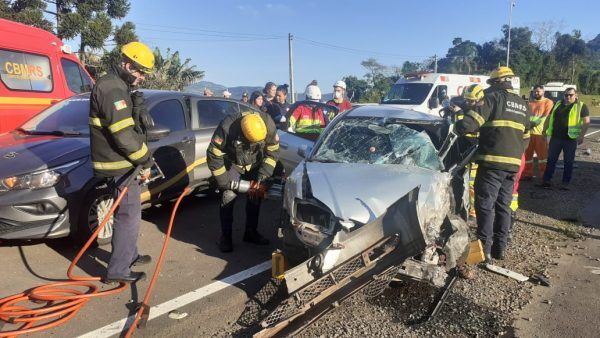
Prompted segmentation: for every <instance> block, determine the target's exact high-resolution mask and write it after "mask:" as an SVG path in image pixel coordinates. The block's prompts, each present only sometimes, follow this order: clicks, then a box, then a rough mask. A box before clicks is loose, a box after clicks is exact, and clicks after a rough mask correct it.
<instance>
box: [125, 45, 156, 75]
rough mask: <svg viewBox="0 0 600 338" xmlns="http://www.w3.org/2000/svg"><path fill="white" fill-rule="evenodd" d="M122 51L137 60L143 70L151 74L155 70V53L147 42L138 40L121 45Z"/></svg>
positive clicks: (131, 58)
mask: <svg viewBox="0 0 600 338" xmlns="http://www.w3.org/2000/svg"><path fill="white" fill-rule="evenodd" d="M121 53H122V54H123V55H124V56H126V57H127V58H128V59H129V60H131V61H133V62H135V63H136V65H138V66H139V68H140V70H141V71H142V72H144V73H146V74H150V73H152V72H153V71H154V53H152V50H151V49H150V47H148V46H146V45H145V44H143V43H141V42H137V41H133V42H130V43H128V44H126V45H124V46H123V47H121Z"/></svg>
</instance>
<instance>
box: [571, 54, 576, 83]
mask: <svg viewBox="0 0 600 338" xmlns="http://www.w3.org/2000/svg"><path fill="white" fill-rule="evenodd" d="M571 83H575V57H573V68H572V72H571Z"/></svg>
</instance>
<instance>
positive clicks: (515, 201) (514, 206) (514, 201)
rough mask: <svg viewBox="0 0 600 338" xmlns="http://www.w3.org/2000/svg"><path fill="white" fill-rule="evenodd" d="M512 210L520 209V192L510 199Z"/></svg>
mask: <svg viewBox="0 0 600 338" xmlns="http://www.w3.org/2000/svg"><path fill="white" fill-rule="evenodd" d="M510 210H512V211H517V210H519V194H518V193H517V194H513V195H512V201H510Z"/></svg>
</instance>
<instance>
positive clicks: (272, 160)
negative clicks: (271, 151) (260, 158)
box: [264, 157, 277, 168]
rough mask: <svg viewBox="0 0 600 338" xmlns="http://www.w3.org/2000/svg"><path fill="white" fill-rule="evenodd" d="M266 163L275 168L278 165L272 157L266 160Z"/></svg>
mask: <svg viewBox="0 0 600 338" xmlns="http://www.w3.org/2000/svg"><path fill="white" fill-rule="evenodd" d="M264 162H265V163H266V164H268V165H270V166H271V167H273V168H275V165H277V162H275V160H274V159H272V158H270V157H267V158H265V161H264Z"/></svg>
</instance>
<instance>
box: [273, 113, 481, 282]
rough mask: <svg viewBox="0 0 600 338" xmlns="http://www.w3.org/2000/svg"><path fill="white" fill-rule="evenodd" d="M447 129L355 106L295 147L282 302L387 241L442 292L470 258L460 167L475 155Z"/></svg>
mask: <svg viewBox="0 0 600 338" xmlns="http://www.w3.org/2000/svg"><path fill="white" fill-rule="evenodd" d="M449 129H450V123H449V122H448V121H446V120H444V119H442V118H438V117H434V116H432V115H427V114H422V113H418V112H415V111H410V110H405V109H402V108H398V107H392V106H384V105H381V106H380V105H377V106H362V107H358V108H355V109H353V110H351V111H348V112H345V113H343V114H341V115H340V116H338V117H336V118H335V119H334V120H333V121H332V122H331V123H330V125H329V126H328V127H327V128H326V130H325V131H324V132H323V134H322V135H321V137H320V138H319V139H318V140H317V141H316V143H315V144H314V147H313V145H312V144H310V142H308V143H305V144H304V145H303V147H304V148H302V149H303V150H301V151H300V152H299V155H305V157H306V159H303V160H302V161H301V162H300V163H299V165H298V166H297V167H296V168H295V169H294V170H293V171H292V172H291V173H290V175H289V177H288V179H287V183H286V185H285V190H284V201H283V207H284V216H283V217H282V225H281V230H282V233H281V235H282V238H283V254H284V256H286V258H287V259H288V260H289V261H290V263H291V265H292V266H293V267H292V268H291V269H289V270H288V271H286V272H285V280H286V285H287V288H288V292H289V293H290V294H291V293H292V292H294V291H296V290H298V289H300V288H302V287H304V286H306V285H307V284H308V283H310V282H311V281H313V280H314V279H315V278H318V276H322V275H323V274H325V273H327V272H328V271H334V270H335V268H336V267H339V266H341V265H342V264H344V263H345V262H347V261H348V260H350V259H351V258H353V257H356V256H357V255H360V254H361V253H364V252H367V251H368V250H369V249H372V248H373V246H374V245H376V244H377V243H380V242H381V241H385V240H386V239H388V240H389V239H390V238H392V237H394V238H395V241H394V243H395V244H394V245H395V247H396V249H397V250H399V251H400V252H401V255H403V260H407V261H408V260H411V261H412V262H413V263H414V264H413V265H412V266H413V268H411V269H410V270H411V271H412V272H410V273H411V274H412V277H415V278H419V279H423V280H426V281H428V282H430V283H432V284H434V285H442V284H443V283H444V281H445V280H446V277H447V275H446V272H447V271H449V270H450V269H451V268H453V267H455V266H456V264H457V262H458V261H459V260H460V259H461V257H463V258H464V257H465V255H466V254H467V253H468V244H469V243H468V234H467V226H466V217H467V212H466V210H468V181H469V180H468V170H466V168H465V167H466V164H467V163H469V159H470V157H471V156H472V155H473V153H474V151H475V148H476V146H474V145H471V144H464V143H462V142H456V137H455V136H456V135H455V134H454V133H451V132H449ZM288 137H290V136H288ZM311 148H312V149H311ZM282 157H283V156H282ZM441 262H445V263H444V264H441ZM405 264H406V263H405Z"/></svg>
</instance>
